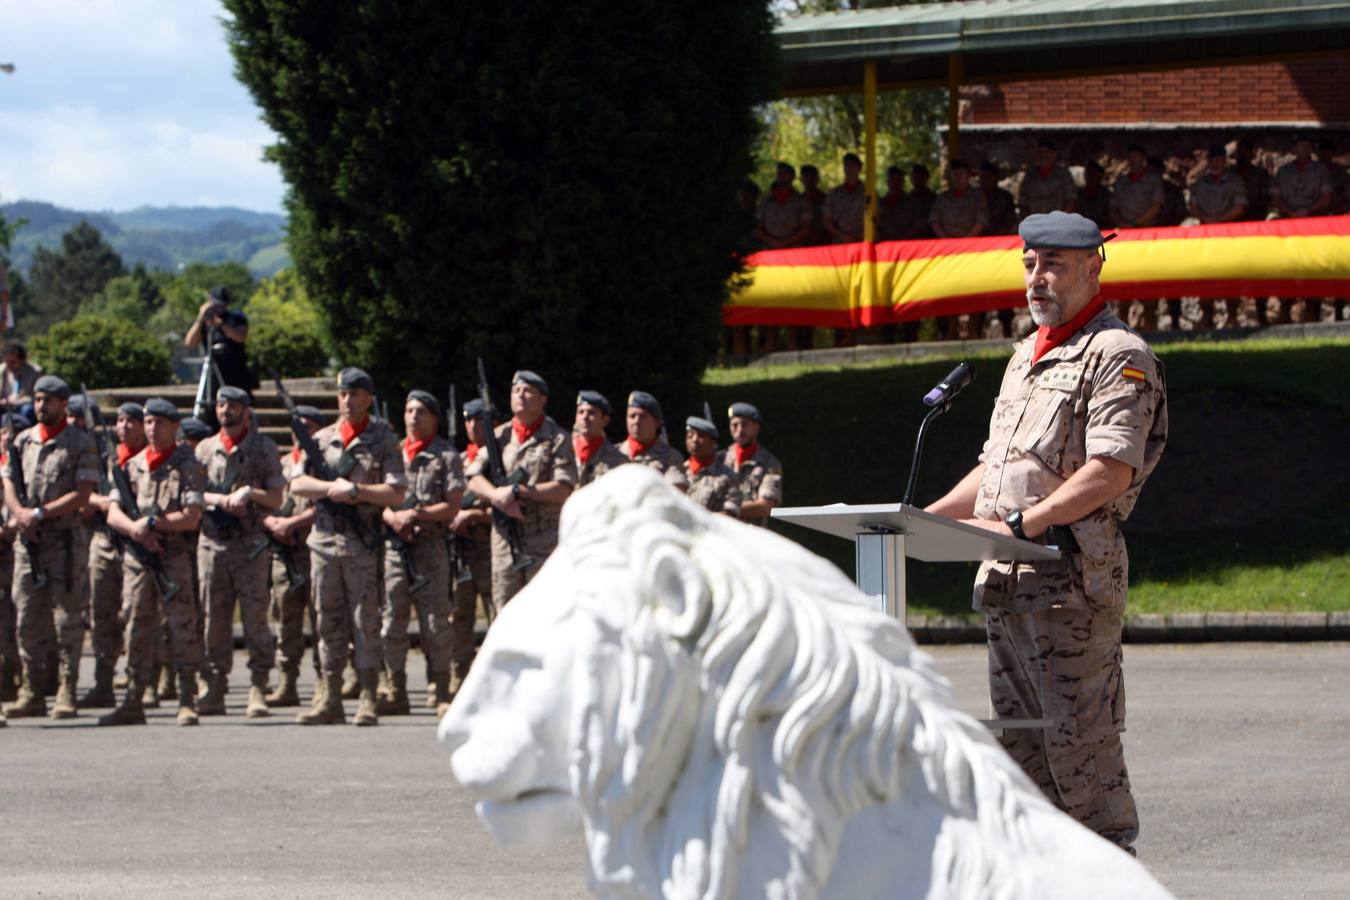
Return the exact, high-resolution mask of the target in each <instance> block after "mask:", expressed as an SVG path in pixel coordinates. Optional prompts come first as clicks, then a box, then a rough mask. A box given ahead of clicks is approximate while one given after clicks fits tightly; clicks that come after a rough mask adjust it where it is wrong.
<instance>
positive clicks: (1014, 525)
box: [1003, 509, 1027, 541]
mask: <svg viewBox="0 0 1350 900" xmlns="http://www.w3.org/2000/svg"><path fill="white" fill-rule="evenodd" d="M1003 524H1004V525H1007V526H1008V527H1009V528H1011V529H1012V533H1013V537H1015V538H1017V539H1018V540H1019V541H1025V540H1026V539H1027V533H1026V532H1025V531H1023V530H1022V511H1021V510H1020V509H1015V510H1013V511H1012V512H1010V513H1008V514H1007V515H1006V516H1004V517H1003Z"/></svg>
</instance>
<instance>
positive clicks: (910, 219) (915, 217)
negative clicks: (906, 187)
mask: <svg viewBox="0 0 1350 900" xmlns="http://www.w3.org/2000/svg"><path fill="white" fill-rule="evenodd" d="M921 214H922V210H921V209H920V208H919V201H918V200H916V199H915V198H914V197H912V196H910V195H909V194H898V195H896V194H887V195H886V196H885V197H882V198H881V202H880V203H878V204H877V240H879V241H909V240H913V239H914V238H916V237H919V236H920V235H922V234H924V233H926V231H927V229H926V228H925V224H926V223H925V222H920V221H919V216H920V215H921Z"/></svg>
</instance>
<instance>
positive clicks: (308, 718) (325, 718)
mask: <svg viewBox="0 0 1350 900" xmlns="http://www.w3.org/2000/svg"><path fill="white" fill-rule="evenodd" d="M323 682H324V683H323V685H322V686H321V687H320V688H319V690H317V691H315V692H314V706H313V708H312V709H310V711H309V712H302V713H299V714H297V715H296V717H295V721H296V723H297V724H299V725H341V724H342V723H344V722H346V721H347V714H346V713H345V712H343V709H342V676H341V675H325V676H324V677H323Z"/></svg>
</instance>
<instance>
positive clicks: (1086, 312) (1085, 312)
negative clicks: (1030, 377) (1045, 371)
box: [1031, 294, 1106, 366]
mask: <svg viewBox="0 0 1350 900" xmlns="http://www.w3.org/2000/svg"><path fill="white" fill-rule="evenodd" d="M1105 307H1106V301H1105V300H1103V299H1102V295H1101V294H1098V295H1097V296H1095V297H1093V298H1092V299H1091V300H1089V301H1088V305H1087V306H1085V307H1083V308H1082V309H1081V310H1080V311H1079V313H1078V315H1076V316H1074V317H1073V318H1072V319H1071V320H1069V321H1068V322H1067V323H1065V324H1063V325H1056V326H1055V327H1054V328H1051V327H1050V326H1049V325H1042V326H1041V327H1040V330H1039V331H1037V332H1036V347H1035V349H1034V350H1032V353H1031V364H1032V365H1033V366H1034V365H1035V364H1036V363H1037V362H1039V361H1040V359H1041V357H1042V356H1044V355H1045V354H1046V353H1048V352H1050V351H1051V350H1053V349H1055V348H1056V347H1058V346H1059V345H1060V344H1062V343H1064V342H1065V341H1067V340H1068V339H1069V338H1071V337H1073V336H1074V335H1075V334H1077V333H1078V329H1080V328H1082V327H1083V326H1084V325H1086V324H1087V323H1088V322H1090V321H1092V319H1093V317H1094V316H1096V315H1097V313H1099V312H1101V311H1102V310H1103V309H1104V308H1105Z"/></svg>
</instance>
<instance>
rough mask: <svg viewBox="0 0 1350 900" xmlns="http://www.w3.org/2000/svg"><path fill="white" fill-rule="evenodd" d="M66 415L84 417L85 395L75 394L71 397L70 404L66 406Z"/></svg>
mask: <svg viewBox="0 0 1350 900" xmlns="http://www.w3.org/2000/svg"><path fill="white" fill-rule="evenodd" d="M66 414H67V415H71V414H73V415H77V416H82V415H84V395H83V394H74V395H73V396H71V398H70V402H69V403H67V404H66Z"/></svg>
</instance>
